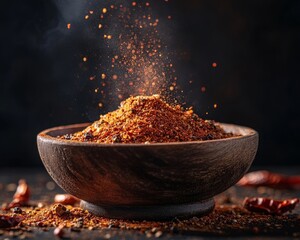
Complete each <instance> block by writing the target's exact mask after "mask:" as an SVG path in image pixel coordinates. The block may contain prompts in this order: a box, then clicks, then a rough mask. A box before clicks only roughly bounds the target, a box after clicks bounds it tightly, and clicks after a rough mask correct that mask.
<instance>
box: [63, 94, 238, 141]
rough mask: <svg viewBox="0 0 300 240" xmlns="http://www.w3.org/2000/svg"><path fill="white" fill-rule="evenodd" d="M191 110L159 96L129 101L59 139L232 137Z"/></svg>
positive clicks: (179, 139) (198, 139) (202, 139)
mask: <svg viewBox="0 0 300 240" xmlns="http://www.w3.org/2000/svg"><path fill="white" fill-rule="evenodd" d="M232 136H234V134H232V133H226V132H225V131H224V130H223V129H222V128H221V127H220V126H219V125H217V124H216V123H215V122H214V121H210V120H203V119H202V118H200V117H199V116H197V115H196V114H195V113H194V112H193V110H192V109H191V108H190V109H187V110H184V109H183V108H182V107H181V106H179V105H176V106H171V105H169V104H168V103H166V102H165V101H163V100H162V98H161V97H160V96H159V95H153V96H137V97H130V98H128V99H127V100H125V101H124V102H122V103H121V106H120V107H119V109H117V110H115V111H113V112H110V113H108V114H106V115H103V116H100V120H98V121H96V122H94V123H93V124H92V125H91V126H89V127H87V128H86V129H84V130H83V131H81V132H77V133H75V134H73V135H65V136H60V138H62V139H68V140H75V141H81V142H97V143H145V144H147V143H167V142H187V141H205V140H212V139H222V138H228V137H232Z"/></svg>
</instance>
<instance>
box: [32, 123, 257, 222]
mask: <svg viewBox="0 0 300 240" xmlns="http://www.w3.org/2000/svg"><path fill="white" fill-rule="evenodd" d="M88 125H89V124H76V125H70V126H63V127H55V128H51V129H48V130H45V131H43V132H41V133H40V134H39V135H38V136H37V144H38V150H39V153H40V156H41V159H42V161H43V163H44V165H45V167H46V169H47V171H48V172H49V174H50V175H51V177H52V178H53V179H54V181H55V182H56V183H57V184H58V185H59V186H60V187H61V188H63V189H64V190H65V191H66V192H68V193H70V194H72V195H74V196H76V197H78V198H80V199H82V200H83V201H82V206H83V207H84V208H86V209H88V210H90V211H91V212H93V213H95V214H97V215H101V216H105V217H111V218H127V219H149V218H153V219H158V218H160V219H161V218H170V217H174V216H188V215H191V214H200V213H205V212H207V211H210V210H211V209H212V208H213V207H214V201H213V196H215V195H217V194H219V193H221V192H223V191H225V190H226V189H227V188H229V187H230V186H232V185H234V184H235V183H236V182H238V181H239V179H240V178H241V177H242V176H243V175H244V174H245V172H246V171H247V170H248V168H249V167H250V165H251V163H252V161H253V159H254V157H255V154H256V151H257V147H258V133H257V132H256V131H254V130H253V129H250V128H246V127H242V126H236V125H229V124H221V126H222V127H223V128H224V129H225V131H228V132H233V133H237V134H240V135H241V136H238V137H232V138H227V139H220V140H208V141H195V142H179V143H155V144H98V143H84V142H75V141H70V140H61V139H57V138H56V136H59V135H64V134H70V133H74V132H77V131H80V130H82V129H84V128H85V127H87V126H88Z"/></svg>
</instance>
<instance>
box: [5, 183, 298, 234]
mask: <svg viewBox="0 0 300 240" xmlns="http://www.w3.org/2000/svg"><path fill="white" fill-rule="evenodd" d="M24 183H25V181H20V182H19V189H20V188H21V187H24ZM26 189H28V190H27V191H29V187H28V185H26ZM27 191H26V192H27ZM19 192H20V190H17V193H19ZM15 195H16V194H15ZM26 196H28V197H30V194H26ZM71 200H72V201H71ZM250 200H251V199H250ZM255 200H256V199H254V201H255ZM262 200H263V201H262V203H266V201H269V200H264V199H262ZM247 201H249V199H248V200H247V199H245V202H247ZM251 201H252V200H251ZM54 202H55V203H52V204H40V203H39V204H34V203H33V202H31V204H29V203H28V204H27V206H20V207H18V210H20V211H15V209H16V207H15V208H11V209H8V208H6V207H4V208H2V210H1V209H0V235H3V236H12V235H11V234H14V235H13V236H20V238H24V236H26V234H25V233H30V232H33V231H34V230H35V229H42V230H43V231H49V230H51V231H53V230H52V229H53V228H55V229H54V231H53V235H54V236H56V237H60V238H62V237H68V236H69V235H70V234H71V232H81V231H83V230H100V231H101V230H103V229H112V228H113V229H122V230H135V231H139V232H140V233H143V234H145V235H146V236H147V237H156V238H158V237H160V236H162V235H164V234H172V233H187V234H192V233H195V234H201V235H215V236H234V235H235V236H237V235H245V234H250V235H268V236H270V235H277V234H280V235H288V236H300V218H299V215H297V214H286V215H281V214H280V215H276V214H275V215H274V214H264V212H265V211H264V212H260V213H256V212H253V211H252V210H253V209H252V208H249V209H248V207H242V206H241V204H239V203H238V202H236V204H237V205H235V204H234V203H233V202H231V204H230V205H228V204H227V203H226V202H227V201H221V200H220V199H219V198H218V199H217V205H216V208H215V209H214V211H213V212H211V213H210V214H208V215H206V216H194V217H191V218H188V219H178V218H174V219H172V220H169V221H132V220H117V219H108V218H103V217H98V216H95V215H93V214H91V213H89V212H88V211H87V210H84V209H82V208H80V207H78V204H79V202H78V199H77V198H75V197H73V196H71V195H69V194H66V195H65V196H64V195H63V194H58V195H56V196H55V197H54ZM283 202H286V204H285V206H286V205H287V204H290V207H289V208H288V209H286V207H285V206H284V210H289V211H292V210H293V208H294V207H295V206H296V203H298V200H297V199H294V200H293V201H292V202H290V203H289V202H287V201H283ZM62 203H65V205H63V204H62ZM68 203H69V204H71V205H68ZM276 203H279V201H277V202H276ZM254 210H255V209H254ZM282 213H283V212H282ZM15 234H16V235H15ZM24 234H25V235H24Z"/></svg>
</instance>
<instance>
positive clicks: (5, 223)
mask: <svg viewBox="0 0 300 240" xmlns="http://www.w3.org/2000/svg"><path fill="white" fill-rule="evenodd" d="M21 221H22V218H20V217H10V216H5V215H0V228H11V227H15V226H17V225H18V224H19V223H20V222H21Z"/></svg>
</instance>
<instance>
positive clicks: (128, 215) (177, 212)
mask: <svg viewBox="0 0 300 240" xmlns="http://www.w3.org/2000/svg"><path fill="white" fill-rule="evenodd" d="M80 206H81V207H82V208H84V209H86V210H88V211H89V212H91V213H93V214H95V215H97V216H100V217H106V218H115V219H128V220H130V219H132V220H164V219H171V218H174V217H191V216H196V215H204V214H207V213H209V212H211V211H212V210H213V209H214V206H215V202H214V199H213V198H211V199H208V200H204V201H201V202H195V203H186V204H177V205H154V206H104V205H95V204H92V203H88V202H86V201H81V203H80Z"/></svg>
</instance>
